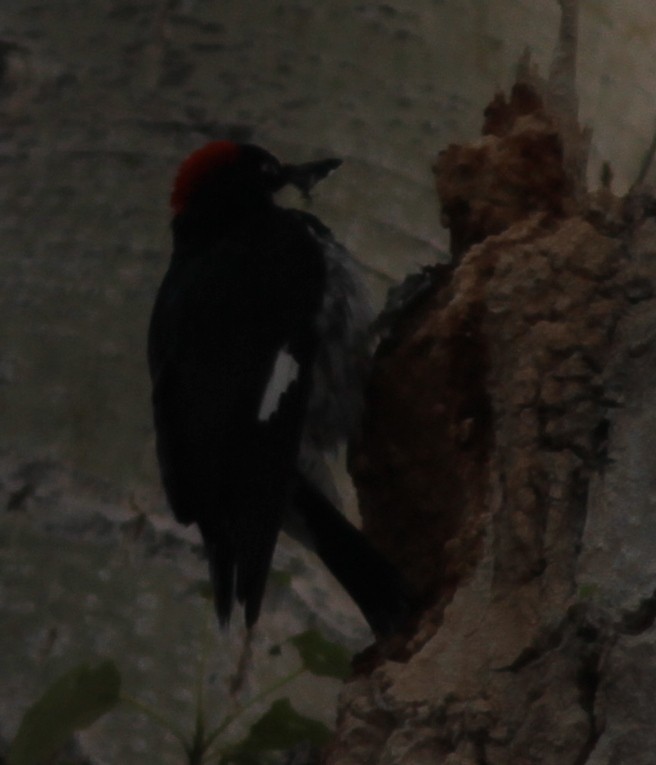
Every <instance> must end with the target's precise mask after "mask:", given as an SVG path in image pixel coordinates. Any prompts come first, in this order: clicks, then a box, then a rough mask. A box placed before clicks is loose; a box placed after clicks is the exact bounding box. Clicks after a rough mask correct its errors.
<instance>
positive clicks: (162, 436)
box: [149, 237, 323, 624]
mask: <svg viewBox="0 0 656 765" xmlns="http://www.w3.org/2000/svg"><path fill="white" fill-rule="evenodd" d="M322 279H323V273H322V266H321V261H320V257H319V254H318V252H316V251H315V249H314V247H313V246H312V245H311V244H310V243H309V242H307V241H306V240H305V239H303V238H302V237H301V238H300V239H299V240H298V241H296V240H292V241H291V242H289V241H283V243H282V245H281V243H280V242H278V244H277V246H276V247H275V248H272V247H271V245H270V244H268V243H267V242H266V238H264V237H263V238H261V239H259V240H257V241H254V242H247V243H245V244H244V243H241V244H238V243H234V242H233V243H224V244H223V245H221V246H219V247H218V248H217V251H216V253H213V255H212V257H201V258H187V259H177V260H176V261H174V262H173V263H172V266H171V269H170V270H169V272H168V274H167V276H166V277H165V280H164V282H163V284H162V287H161V289H160V293H159V295H158V298H157V301H156V304H155V309H154V311H153V317H152V320H151V328H150V335H149V360H150V367H151V375H152V378H153V405H154V412H155V425H156V431H157V448H158V457H159V461H160V467H161V471H162V478H163V483H164V486H165V489H166V492H167V495H168V498H169V501H170V503H171V506H172V509H173V511H174V513H175V515H176V517H177V518H178V520H179V521H181V522H183V523H191V522H196V523H198V525H199V527H200V529H201V532H202V534H203V537H204V539H205V543H206V546H207V549H208V554H209V558H210V566H211V569H212V572H213V578H214V580H215V595H216V600H217V609H218V612H219V616H220V618H221V620H222V621H226V620H227V618H228V617H229V615H230V611H231V607H232V600H233V593H234V594H236V596H237V598H238V600H239V601H241V602H244V603H245V605H246V620H247V623H249V624H252V623H253V622H254V621H255V619H256V618H257V613H258V611H259V606H260V602H261V598H262V594H263V590H264V584H265V581H266V575H267V572H268V569H269V566H270V560H271V555H272V553H273V548H274V546H275V542H276V538H277V534H278V530H279V528H280V525H281V516H282V511H283V508H284V505H285V503H286V501H287V499H288V494H289V492H290V487H291V483H292V481H293V475H294V469H295V463H296V457H297V453H298V448H299V442H300V438H301V433H302V427H303V419H304V413H305V408H306V405H307V399H308V394H309V385H310V376H311V367H312V359H313V356H314V352H315V346H316V339H315V330H314V325H313V316H314V315H315V313H316V311H317V307H318V305H319V304H320V300H321V291H322ZM299 285H300V289H299Z"/></svg>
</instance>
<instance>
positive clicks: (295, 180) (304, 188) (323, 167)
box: [282, 159, 342, 199]
mask: <svg viewBox="0 0 656 765" xmlns="http://www.w3.org/2000/svg"><path fill="white" fill-rule="evenodd" d="M341 164H342V160H341V159H320V160H318V161H316V162H306V163H305V164H303V165H283V167H282V173H283V178H284V184H283V185H287V184H291V185H292V186H296V188H297V189H298V190H299V191H300V192H301V194H302V195H303V196H304V197H305V198H306V199H309V198H310V191H311V190H312V189H313V188H314V186H315V185H316V184H317V183H319V181H322V180H323V179H324V178H326V176H328V175H330V173H332V171H333V170H336V169H337V168H338V167H339V166H340V165H341Z"/></svg>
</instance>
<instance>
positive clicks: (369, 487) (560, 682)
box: [327, 82, 656, 765]
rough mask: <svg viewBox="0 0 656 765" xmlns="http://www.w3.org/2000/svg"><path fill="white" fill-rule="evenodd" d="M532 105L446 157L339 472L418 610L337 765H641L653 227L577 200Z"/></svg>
mask: <svg viewBox="0 0 656 765" xmlns="http://www.w3.org/2000/svg"><path fill="white" fill-rule="evenodd" d="M539 90H540V87H539V86H538V85H537V84H536V83H535V82H523V83H518V84H517V85H516V86H515V87H514V89H513V92H512V95H511V97H510V99H509V100H506V99H505V98H504V97H502V96H497V97H496V98H495V99H494V101H493V102H492V104H491V105H490V106H489V107H488V109H487V110H486V119H485V127H484V136H483V138H482V139H481V140H480V141H478V142H477V143H475V144H473V145H469V146H450V147H449V148H448V149H447V150H446V151H444V152H442V153H441V154H440V156H439V158H438V160H437V162H436V165H435V174H436V179H437V189H438V193H439V197H440V202H441V207H442V215H443V218H444V221H445V223H446V225H447V226H448V227H449V229H450V233H451V245H452V254H453V261H452V264H451V265H450V266H443V267H436V268H435V270H434V274H433V284H432V288H431V290H430V291H428V292H427V293H426V294H424V295H422V296H419V297H417V298H416V299H415V300H410V301H408V305H407V306H406V307H405V310H404V311H403V312H402V316H401V318H400V319H399V320H398V321H397V322H396V324H395V325H394V328H393V330H392V331H391V333H390V336H389V337H387V338H386V340H384V341H383V343H382V344H381V347H380V349H379V352H378V354H377V358H376V363H375V369H374V374H373V381H372V385H371V390H370V395H369V405H368V412H367V415H366V420H365V425H364V433H363V437H362V441H361V443H359V444H358V446H357V448H356V453H355V455H354V457H353V459H352V469H353V474H354V478H355V482H356V485H357V488H358V493H359V497H360V505H361V509H362V513H363V518H364V524H365V528H366V529H367V530H368V531H369V533H370V534H371V535H372V537H373V538H374V539H375V540H376V541H377V543H378V544H379V545H380V547H381V548H382V549H383V550H384V551H385V552H386V553H387V554H388V555H389V556H390V557H391V558H393V559H394V560H395V561H396V563H397V564H398V565H399V566H400V567H401V568H402V570H403V571H404V572H405V574H406V576H407V577H408V579H409V580H410V581H411V582H412V584H413V585H414V586H415V588H416V589H417V590H418V592H419V593H420V595H421V597H422V599H423V602H424V604H425V610H424V612H423V613H422V614H421V617H420V619H419V622H418V624H417V625H416V626H415V627H414V628H413V629H412V630H411V631H410V634H408V635H406V636H405V638H404V639H402V640H401V639H399V640H397V641H396V642H395V643H394V644H390V645H388V646H383V647H382V648H381V651H380V653H379V655H378V657H377V661H376V662H374V669H371V664H369V665H368V666H367V668H366V669H363V671H362V672H361V673H360V674H359V675H357V676H356V677H355V678H354V679H353V680H352V682H351V683H350V684H349V685H348V686H347V687H346V689H345V692H344V693H343V696H342V701H341V714H340V722H339V730H338V736H337V740H336V742H335V744H334V747H333V749H332V750H331V752H330V753H329V755H328V757H327V761H328V763H331V764H334V765H336V764H337V763H339V764H340V765H347V763H348V764H349V765H350V764H351V763H353V764H354V765H355V763H364V762H376V763H390V764H391V763H394V765H400V764H401V763H403V764H404V765H405V764H407V765H423V763H426V765H428V763H431V765H437V764H438V763H439V764H442V763H444V765H446V764H447V763H448V765H455V763H458V765H484V764H485V765H502V764H504V765H505V764H507V763H513V764H514V765H519V764H520V763H521V764H522V765H529V763H530V764H531V765H532V764H534V763H535V764H536V765H537V763H540V765H546V764H547V763H549V764H551V763H553V765H556V764H557V765H582V764H583V763H587V764H588V765H592V763H594V764H595V765H601V763H609V764H610V763H611V762H613V763H619V762H621V763H626V762H631V763H634V764H635V763H645V764H646V763H650V762H653V751H654V749H655V745H656V725H655V724H654V723H656V712H654V711H653V709H654V707H653V704H650V703H649V699H650V698H653V694H654V692H655V691H656V663H655V662H654V658H655V656H654V654H655V652H656V642H655V637H656V632H655V630H654V621H655V619H656V591H655V589H654V587H655V584H656V571H655V568H656V565H655V564H654V563H653V557H654V556H653V555H652V552H651V547H652V543H651V538H652V535H651V533H650V531H651V526H653V525H654V524H655V523H656V521H654V520H653V518H652V516H653V512H652V504H653V490H652V486H653V483H654V478H653V477H652V476H653V464H652V463H653V460H652V454H653V452H654V445H655V444H654V443H652V442H653V441H654V438H655V437H654V427H653V422H652V420H653V419H654V415H653V414H652V412H653V411H654V407H653V406H652V404H653V403H654V402H653V398H654V393H653V386H652V385H651V383H650V375H649V371H650V370H651V369H653V368H654V366H653V364H654V361H655V359H656V349H655V348H654V344H653V337H654V331H655V330H656V312H655V308H654V302H653V300H652V287H651V281H652V279H651V277H652V276H653V271H654V266H653V257H652V256H651V255H652V251H653V248H654V246H655V245H656V239H655V238H654V230H655V229H654V224H653V212H654V209H655V208H654V206H653V205H654V203H653V200H652V197H651V195H650V194H649V193H648V192H647V191H645V190H641V191H637V190H634V191H633V192H632V193H631V194H630V195H629V196H628V197H627V198H625V199H622V200H620V199H617V198H615V197H614V196H613V195H612V194H611V192H610V190H609V189H604V190H602V191H601V192H599V193H597V194H588V193H587V192H586V191H585V189H584V188H583V187H582V183H583V180H582V179H583V178H584V174H583V173H581V172H580V169H579V166H578V165H577V164H576V162H575V161H573V160H572V157H573V156H574V155H575V154H577V152H578V154H579V156H580V153H581V152H582V151H585V145H586V140H585V133H584V131H581V130H579V129H578V126H576V129H573V125H572V122H571V121H570V123H569V125H567V124H566V122H565V121H563V120H561V119H559V116H558V114H557V112H555V111H553V110H551V108H550V107H548V106H546V105H545V104H548V102H549V99H548V98H547V97H545V94H544V93H542V94H541V93H540V92H539ZM572 137H574V139H575V140H574V142H572V140H571V139H572ZM573 145H574V148H572V146H573Z"/></svg>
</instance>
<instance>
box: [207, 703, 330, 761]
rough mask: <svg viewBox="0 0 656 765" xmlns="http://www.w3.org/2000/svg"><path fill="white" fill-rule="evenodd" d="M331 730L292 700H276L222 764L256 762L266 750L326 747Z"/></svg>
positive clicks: (262, 758)
mask: <svg viewBox="0 0 656 765" xmlns="http://www.w3.org/2000/svg"><path fill="white" fill-rule="evenodd" d="M330 736H331V732H330V730H329V728H327V727H326V726H325V725H324V724H323V723H322V722H319V721H318V720H313V719H312V718H311V717H304V716H303V715H302V714H299V712H297V711H296V710H295V709H294V708H293V707H292V705H291V704H290V703H289V699H279V700H278V701H274V702H273V704H272V705H271V706H270V707H269V710H268V711H267V712H265V714H264V715H262V717H260V719H259V720H258V721H257V722H256V723H255V724H254V725H253V727H252V728H251V730H250V733H249V734H248V736H247V737H246V738H245V739H244V740H243V741H240V742H239V743H238V744H235V745H234V746H231V747H230V749H229V750H228V751H227V752H225V753H224V754H223V756H222V758H221V765H228V763H232V765H255V763H261V762H263V760H264V757H263V755H266V753H267V752H271V751H277V750H281V749H283V750H285V749H291V748H292V747H294V746H296V745H297V744H301V743H310V744H312V745H313V746H317V747H320V746H324V745H325V744H326V743H327V742H328V740H329V739H330Z"/></svg>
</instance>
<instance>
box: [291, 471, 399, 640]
mask: <svg viewBox="0 0 656 765" xmlns="http://www.w3.org/2000/svg"><path fill="white" fill-rule="evenodd" d="M294 500H295V501H294V505H295V508H296V510H297V511H298V512H299V513H300V514H301V516H302V518H303V520H304V522H305V525H306V527H307V530H308V531H309V533H310V537H311V540H312V542H313V544H314V549H315V552H316V553H317V555H318V556H319V557H320V558H321V560H322V561H323V562H324V563H325V565H326V566H327V568H328V569H329V570H330V572H331V573H332V574H333V576H334V577H335V578H336V579H337V580H338V581H339V583H340V584H341V585H342V587H344V589H345V590H346V591H347V592H348V594H349V595H350V596H351V598H352V599H353V601H354V602H355V604H356V605H357V606H358V608H359V609H360V611H362V615H363V616H364V618H365V619H366V620H367V622H368V623H369V626H370V627H371V629H372V630H373V632H374V633H375V634H376V635H379V636H381V637H385V636H389V635H393V634H394V633H396V632H399V631H400V630H401V629H402V628H403V626H404V625H405V624H406V623H407V622H408V620H409V619H410V617H411V616H412V615H413V612H414V608H413V597H412V593H411V590H410V587H409V586H408V585H407V583H406V582H405V581H404V580H403V578H402V577H401V575H400V574H399V572H398V571H397V570H396V569H395V568H394V566H393V565H392V564H391V563H390V562H389V561H388V560H387V559H386V558H385V557H384V556H383V555H381V554H380V553H379V552H378V551H377V550H375V549H374V548H373V547H372V545H371V543H370V542H369V540H368V539H367V538H366V537H365V535H364V534H363V533H362V532H361V531H359V530H358V529H357V528H355V526H353V525H352V524H351V523H350V522H349V521H348V520H347V519H346V518H345V517H344V516H343V515H342V514H341V513H340V512H339V511H338V510H337V509H336V508H335V507H334V506H333V505H332V503H331V502H330V501H329V500H328V499H326V497H324V496H323V494H321V492H320V491H319V490H318V489H315V488H314V486H312V484H311V483H310V482H309V481H308V480H307V479H306V478H303V477H302V476H301V477H300V479H299V483H298V487H297V490H296V494H295V495H294Z"/></svg>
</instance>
